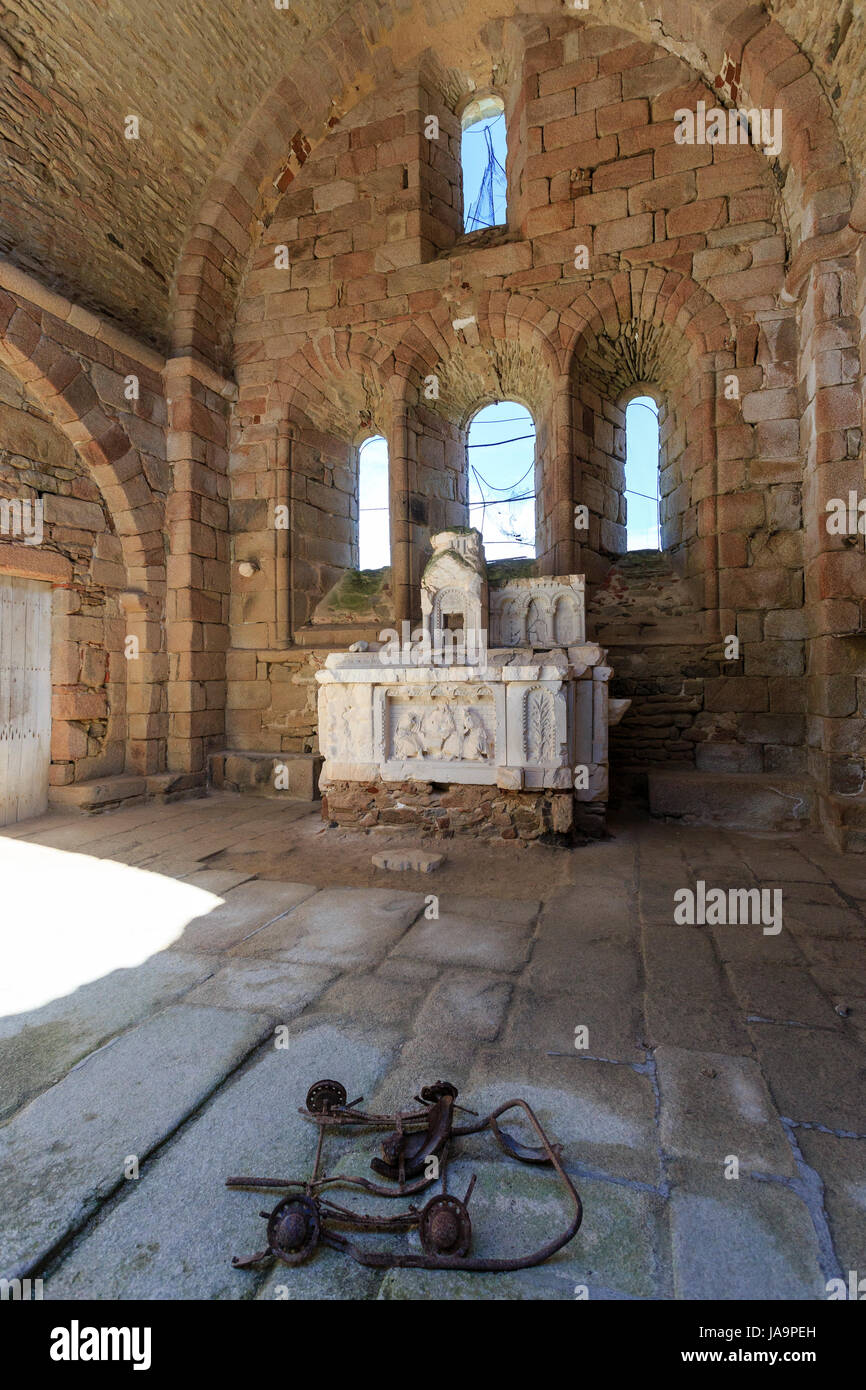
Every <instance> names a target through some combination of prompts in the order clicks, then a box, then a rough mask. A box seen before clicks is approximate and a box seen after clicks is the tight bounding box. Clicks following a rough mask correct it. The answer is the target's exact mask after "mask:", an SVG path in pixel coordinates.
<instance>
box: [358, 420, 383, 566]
mask: <svg viewBox="0 0 866 1390" xmlns="http://www.w3.org/2000/svg"><path fill="white" fill-rule="evenodd" d="M390 563H391V528H390V519H389V509H388V442H387V440H385V439H383V438H382V436H381V434H377V435H373V437H372V438H371V439H365V440H364V443H363V444H362V445H361V447H360V449H359V450H358V568H359V569H362V570H378V569H382V568H383V567H384V566H385V565H390Z"/></svg>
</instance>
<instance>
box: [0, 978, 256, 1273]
mask: <svg viewBox="0 0 866 1390" xmlns="http://www.w3.org/2000/svg"><path fill="white" fill-rule="evenodd" d="M266 1027H267V1023H266V1020H264V1019H262V1018H261V1017H260V1016H258V1015H256V1014H253V1015H250V1014H240V1013H234V1012H230V1011H228V1010H221V1009H192V1008H188V1007H187V1006H185V1005H182V1004H181V1005H176V1006H174V1007H172V1008H169V1009H166V1010H165V1011H164V1012H163V1013H161V1014H158V1015H157V1016H156V1017H155V1018H152V1019H148V1020H147V1022H145V1023H142V1024H141V1025H140V1026H139V1027H138V1028H135V1029H133V1031H132V1032H130V1033H126V1034H125V1035H124V1036H123V1037H121V1038H119V1039H118V1040H117V1041H116V1042H114V1043H113V1044H112V1045H111V1046H109V1047H106V1048H103V1049H102V1050H101V1051H99V1052H96V1053H94V1054H93V1055H92V1056H90V1057H88V1058H87V1060H86V1061H84V1062H82V1063H80V1064H79V1066H78V1067H77V1068H76V1069H75V1070H74V1071H72V1072H70V1073H69V1075H68V1076H66V1077H65V1078H64V1080H62V1081H59V1082H58V1083H57V1085H56V1086H53V1087H52V1088H51V1089H50V1090H49V1091H46V1092H45V1093H44V1094H43V1095H41V1096H39V1097H38V1098H37V1099H36V1100H34V1101H32V1102H31V1104H30V1105H28V1106H27V1107H26V1108H25V1109H24V1110H22V1111H20V1112H19V1113H18V1114H17V1115H16V1116H14V1117H13V1119H12V1120H10V1121H9V1123H8V1124H7V1125H6V1126H5V1128H4V1129H3V1130H2V1131H0V1150H2V1157H3V1167H4V1170H5V1171H6V1173H7V1185H6V1193H7V1198H8V1202H7V1204H6V1205H5V1207H4V1214H3V1217H2V1242H0V1244H2V1250H3V1261H4V1267H5V1268H7V1269H9V1268H13V1267H14V1268H17V1267H19V1266H24V1265H27V1266H29V1265H30V1264H31V1263H32V1262H33V1261H35V1260H38V1259H40V1258H43V1257H44V1256H45V1255H46V1254H47V1252H48V1251H49V1250H50V1249H51V1248H52V1247H53V1246H54V1245H55V1244H57V1242H58V1241H60V1240H62V1239H63V1238H64V1237H65V1236H66V1235H68V1234H69V1233H70V1232H71V1231H74V1230H75V1229H76V1228H77V1227H79V1226H80V1225H81V1224H82V1223H83V1222H84V1221H85V1220H86V1218H87V1217H88V1216H90V1215H91V1214H92V1213H93V1212H94V1211H95V1210H96V1208H97V1207H98V1205H99V1202H100V1201H101V1200H102V1199H103V1198H105V1197H106V1196H107V1195H108V1194H109V1193H110V1192H111V1191H113V1190H114V1189H115V1188H116V1187H120V1186H121V1185H122V1184H123V1182H124V1161H125V1159H126V1158H127V1157H128V1156H129V1155H135V1156H136V1157H137V1158H138V1160H139V1163H142V1162H143V1161H144V1159H145V1158H146V1157H147V1155H148V1154H149V1153H150V1151H151V1150H152V1149H153V1148H154V1146H155V1145H156V1144H158V1143H160V1142H161V1141H162V1140H164V1139H165V1138H166V1137H167V1136H168V1135H169V1134H171V1133H172V1131H173V1130H174V1129H176V1128H177V1126H178V1125H179V1124H180V1123H181V1121H182V1120H183V1119H185V1117H186V1116H187V1115H188V1114H189V1113H190V1111H191V1110H193V1109H194V1108H195V1107H196V1106H197V1105H199V1104H201V1102H202V1101H203V1100H204V1099H205V1098H206V1097H207V1096H208V1095H209V1094H210V1093H211V1091H213V1090H214V1089H215V1088H216V1087H217V1086H218V1085H219V1083H220V1082H221V1081H222V1080H223V1078H224V1077H225V1076H226V1075H227V1073H228V1072H230V1071H232V1070H233V1069H234V1067H236V1066H237V1064H238V1062H240V1061H241V1060H242V1058H243V1057H245V1056H246V1055H247V1053H248V1052H250V1050H251V1049H252V1048H253V1047H255V1045H256V1043H257V1042H258V1041H259V1039H260V1038H261V1037H262V1036H263V1033H264V1031H265V1030H266ZM156 1076H158V1077H159V1085H158V1086H155V1085H154V1077H156ZM46 1155H50V1156H51V1157H50V1159H49V1160H48V1162H47V1163H46V1157H45V1156H46ZM187 1235H188V1233H187Z"/></svg>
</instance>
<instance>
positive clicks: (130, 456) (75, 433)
mask: <svg viewBox="0 0 866 1390" xmlns="http://www.w3.org/2000/svg"><path fill="white" fill-rule="evenodd" d="M0 361H2V362H3V364H4V365H5V366H6V367H8V369H9V371H10V372H12V374H13V375H14V376H15V377H16V378H17V379H18V381H20V382H21V383H22V385H24V386H25V387H26V388H27V390H28V391H29V392H30V393H31V395H32V396H33V398H34V400H35V401H37V402H38V403H39V404H40V405H41V406H42V407H43V408H44V409H45V410H46V411H47V412H48V414H49V415H50V416H51V418H52V419H53V420H54V421H55V423H56V424H57V426H58V428H59V429H60V430H61V431H62V433H63V434H65V435H66V437H67V439H69V441H70V442H71V444H72V445H73V446H74V448H75V451H76V453H77V454H78V455H79V456H80V457H81V458H82V459H83V460H84V461H85V463H86V464H87V466H88V468H89V470H90V473H91V475H92V477H93V479H94V482H95V483H96V484H97V486H98V488H99V490H100V492H101V494H102V496H103V497H104V498H105V502H106V505H107V507H108V510H109V513H110V515H111V518H112V521H113V522H114V527H115V530H116V532H117V535H118V537H119V538H120V542H121V545H122V547H123V556H124V563H125V566H126V572H127V584H128V585H130V586H131V587H133V588H135V589H137V590H140V591H141V592H142V593H148V592H151V591H152V592H154V594H155V595H157V596H161V592H162V589H163V587H164V582H165V576H164V565H160V564H159V563H157V564H154V558H155V557H154V556H153V554H145V553H144V547H143V544H142V542H143V540H144V539H145V538H146V537H150V539H151V542H152V540H153V537H154V535H157V536H158V534H159V525H158V522H157V521H156V519H155V515H154V508H155V506H156V505H157V504H158V499H157V497H156V495H155V494H154V492H153V491H152V489H151V486H150V483H149V482H148V480H147V477H146V476H145V473H144V471H143V469H142V467H141V461H140V458H139V457H138V452H137V450H136V449H135V448H134V447H133V445H132V442H131V441H130V439H129V436H128V435H127V433H126V431H125V430H124V429H123V427H122V425H121V424H120V423H119V422H118V421H117V420H116V419H114V418H112V416H111V414H110V413H109V411H107V410H106V408H105V407H104V405H103V404H102V402H101V401H100V399H99V397H98V396H97V394H96V392H95V390H94V389H93V387H92V385H91V384H90V381H89V379H88V375H87V372H86V371H85V369H84V367H83V366H82V365H81V363H80V362H79V361H78V359H77V358H76V357H74V356H73V355H72V354H71V353H69V352H66V351H65V350H64V349H63V348H61V347H60V346H59V345H58V344H57V343H56V342H55V341H54V340H53V338H52V337H51V333H50V328H49V326H48V325H47V324H46V322H45V320H44V317H43V318H42V319H37V318H34V317H33V315H32V314H31V313H29V312H28V311H27V310H26V309H24V308H23V307H22V306H21V305H20V304H19V303H18V302H17V300H16V299H15V297H14V296H13V295H10V294H6V293H5V292H4V291H2V290H0ZM160 505H161V504H160Z"/></svg>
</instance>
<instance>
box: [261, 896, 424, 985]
mask: <svg viewBox="0 0 866 1390" xmlns="http://www.w3.org/2000/svg"><path fill="white" fill-rule="evenodd" d="M423 907H424V896H423V894H421V893H400V892H395V891H394V890H393V889H387V888H361V889H353V888H326V889H323V890H322V891H321V892H320V893H317V894H316V896H315V898H312V899H311V900H310V901H309V902H306V903H303V904H302V905H301V907H300V908H299V909H298V910H297V911H296V912H293V913H292V914H291V916H290V917H288V918H285V919H283V920H282V921H280V922H275V923H274V924H273V925H272V926H270V927H268V928H267V929H266V930H265V931H263V932H259V933H258V934H257V936H256V937H255V938H253V940H252V941H250V942H248V943H246V948H245V951H244V954H247V955H268V956H274V957H276V958H277V959H279V960H291V961H298V962H300V963H302V964H303V963H306V964H308V965H330V964H334V965H338V966H341V967H342V968H343V969H347V968H349V967H362V968H363V967H364V966H371V965H377V964H378V963H379V961H381V960H382V958H383V957H384V956H385V955H386V953H387V952H388V950H389V949H390V948H391V947H392V946H394V945H395V944H396V943H397V942H398V941H399V940H400V938H401V937H402V936H403V934H404V933H405V931H406V929H407V927H408V926H409V925H410V923H411V922H413V921H414V920H415V918H416V917H417V916H418V913H419V912H421V911H422V910H423Z"/></svg>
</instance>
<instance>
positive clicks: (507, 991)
mask: <svg viewBox="0 0 866 1390" xmlns="http://www.w3.org/2000/svg"><path fill="white" fill-rule="evenodd" d="M511 990H512V984H511V982H510V981H509V980H507V979H503V977H502V976H501V975H488V974H486V973H484V972H483V971H480V970H447V971H446V972H445V974H444V975H443V976H442V978H441V979H440V980H439V982H438V983H437V984H436V985H434V986H433V989H432V990H431V991H430V993H429V994H428V995H427V998H426V999H425V1000H424V1003H423V1005H422V1006H421V1008H420V1009H419V1010H418V1013H417V1014H416V1016H415V1020H414V1024H413V1029H414V1031H415V1032H416V1033H422V1034H429V1035H431V1036H434V1035H437V1034H443V1033H444V1034H446V1035H449V1036H451V1037H452V1038H455V1039H463V1038H465V1039H466V1040H467V1041H471V1042H490V1041H491V1040H492V1039H493V1038H495V1037H496V1035H497V1033H498V1032H499V1030H500V1028H501V1027H502V1020H503V1018H504V1016H505V1010H506V1008H507V1007H508V1001H509V999H510V997H511Z"/></svg>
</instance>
